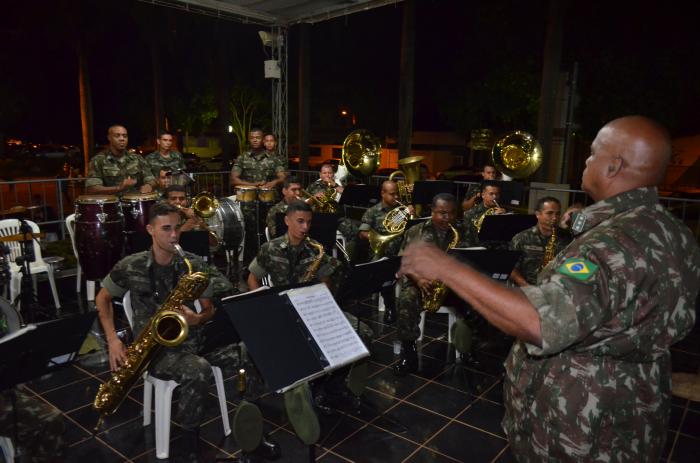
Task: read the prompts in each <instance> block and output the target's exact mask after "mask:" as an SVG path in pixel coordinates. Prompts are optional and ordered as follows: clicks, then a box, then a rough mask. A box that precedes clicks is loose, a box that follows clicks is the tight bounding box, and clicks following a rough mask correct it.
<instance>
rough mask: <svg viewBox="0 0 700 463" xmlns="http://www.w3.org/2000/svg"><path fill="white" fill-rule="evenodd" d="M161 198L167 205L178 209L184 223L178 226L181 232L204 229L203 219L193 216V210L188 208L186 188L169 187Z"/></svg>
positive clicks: (179, 186)
mask: <svg viewBox="0 0 700 463" xmlns="http://www.w3.org/2000/svg"><path fill="white" fill-rule="evenodd" d="M163 196H164V199H165V201H167V203H168V204H170V205H172V206H175V207H177V208H179V210H180V213H181V214H182V215H183V216H184V219H185V221H184V222H183V223H182V224H181V225H180V231H181V232H187V231H191V230H205V229H206V223H205V222H204V219H202V218H201V217H200V216H198V215H197V214H195V212H194V210H193V209H192V208H191V207H189V200H188V199H187V188H185V187H184V186H182V185H170V186H169V187H167V188H166V189H165V192H164V193H163Z"/></svg>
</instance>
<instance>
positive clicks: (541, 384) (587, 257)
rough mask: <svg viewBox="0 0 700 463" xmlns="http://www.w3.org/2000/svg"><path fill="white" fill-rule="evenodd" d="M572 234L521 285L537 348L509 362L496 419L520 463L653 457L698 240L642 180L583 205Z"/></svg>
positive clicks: (686, 314)
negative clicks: (534, 320)
mask: <svg viewBox="0 0 700 463" xmlns="http://www.w3.org/2000/svg"><path fill="white" fill-rule="evenodd" d="M573 232H574V234H575V238H576V239H575V240H574V241H573V242H572V243H571V244H570V245H569V246H568V247H567V248H566V249H565V250H564V252H562V253H561V254H560V255H558V256H557V257H556V258H555V259H553V260H552V261H551V262H550V263H549V265H547V266H546V267H545V268H544V269H543V270H542V272H540V274H539V277H538V283H539V285H538V286H526V287H523V288H521V291H523V293H524V294H525V295H526V296H527V298H528V299H529V300H530V302H531V303H532V304H533V305H534V306H535V308H536V310H537V312H538V313H539V317H540V324H541V325H540V326H541V330H542V347H537V346H534V345H531V344H526V343H523V342H521V341H518V342H516V343H515V344H514V345H513V348H512V350H511V352H510V355H509V356H508V358H507V360H506V364H505V366H506V380H505V384H504V403H505V407H506V413H505V417H504V419H503V427H504V429H505V431H506V433H507V435H508V438H509V441H510V445H511V447H512V449H513V454H514V455H516V456H517V457H518V459H519V460H520V461H532V462H542V461H557V462H558V461H606V462H607V461H634V462H647V461H648V462H656V461H658V460H659V457H660V456H661V451H662V450H663V448H664V441H665V440H666V431H667V424H668V419H669V413H670V405H671V400H670V389H671V384H670V380H671V359H670V353H669V346H670V345H671V344H673V343H675V342H677V341H679V340H681V339H682V338H683V337H684V336H685V335H686V334H687V333H688V332H689V331H690V330H691V328H692V327H693V323H694V319H695V314H694V307H693V303H694V301H695V298H696V296H697V294H698V286H699V284H700V283H699V281H700V250H699V249H698V246H697V243H696V242H695V238H694V237H693V235H692V234H691V233H690V231H689V230H688V229H687V228H686V226H685V225H683V224H682V223H681V222H680V221H679V220H678V219H676V218H675V217H673V216H672V215H671V214H670V213H669V212H668V211H667V210H666V209H665V208H664V207H663V206H661V205H660V204H659V202H658V196H657V192H656V188H639V189H635V190H630V191H627V192H624V193H621V194H619V195H617V196H614V197H612V198H608V199H606V200H603V201H599V202H597V203H595V204H593V205H592V206H589V207H587V208H586V209H584V210H583V211H582V213H581V215H580V216H579V217H578V218H577V220H576V222H575V223H574V226H573Z"/></svg>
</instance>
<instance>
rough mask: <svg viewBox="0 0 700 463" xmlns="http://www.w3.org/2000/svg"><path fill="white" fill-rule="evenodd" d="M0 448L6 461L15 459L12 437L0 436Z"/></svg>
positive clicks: (9, 461) (9, 462)
mask: <svg viewBox="0 0 700 463" xmlns="http://www.w3.org/2000/svg"><path fill="white" fill-rule="evenodd" d="M0 449H2V453H3V455H4V456H5V461H6V462H7V463H14V461H15V448H14V446H13V445H12V439H10V438H9V437H5V436H0Z"/></svg>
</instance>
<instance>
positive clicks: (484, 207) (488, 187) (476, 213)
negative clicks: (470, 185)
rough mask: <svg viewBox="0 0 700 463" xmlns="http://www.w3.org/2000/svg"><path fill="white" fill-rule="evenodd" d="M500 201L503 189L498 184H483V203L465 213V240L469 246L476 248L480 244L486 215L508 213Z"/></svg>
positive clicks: (487, 182)
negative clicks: (480, 232) (480, 231)
mask: <svg viewBox="0 0 700 463" xmlns="http://www.w3.org/2000/svg"><path fill="white" fill-rule="evenodd" d="M500 199H501V187H500V186H499V185H498V183H496V182H493V181H484V182H483V183H482V184H481V203H479V204H477V205H476V206H474V207H472V208H471V209H469V210H468V211H466V212H465V213H464V232H465V237H464V238H465V243H466V244H467V245H468V246H476V245H477V244H478V243H479V229H480V228H481V223H482V222H483V219H482V217H483V215H484V214H489V215H490V214H494V215H500V214H505V213H506V212H507V211H506V210H505V209H504V208H503V207H501V206H500V203H499V200H500Z"/></svg>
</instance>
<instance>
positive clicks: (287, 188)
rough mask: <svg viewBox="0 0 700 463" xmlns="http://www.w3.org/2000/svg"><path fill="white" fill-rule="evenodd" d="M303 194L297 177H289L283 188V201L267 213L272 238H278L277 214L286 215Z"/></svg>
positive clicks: (267, 222) (266, 221) (266, 220)
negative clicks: (288, 209) (290, 206)
mask: <svg viewBox="0 0 700 463" xmlns="http://www.w3.org/2000/svg"><path fill="white" fill-rule="evenodd" d="M299 194H301V182H300V181H299V179H298V178H296V177H287V178H286V179H285V180H284V186H283V187H282V201H280V202H278V203H277V204H275V205H274V206H272V207H271V208H270V210H269V211H267V217H266V219H265V223H266V224H267V228H268V231H269V233H270V238H275V237H277V214H278V213H286V212H287V207H288V206H289V205H290V204H291V203H292V201H296V200H297V199H298V198H299Z"/></svg>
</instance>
